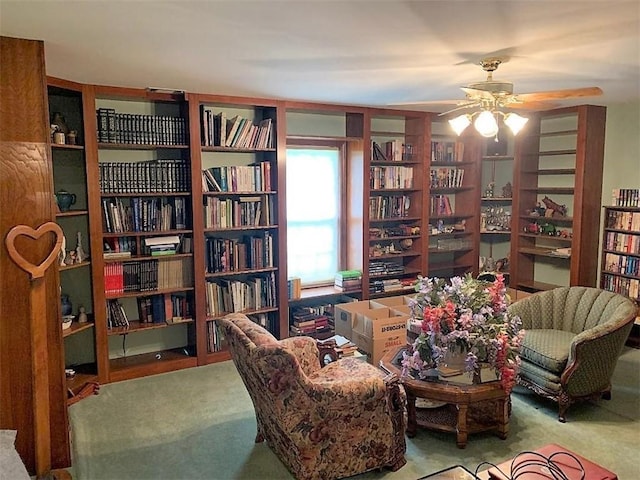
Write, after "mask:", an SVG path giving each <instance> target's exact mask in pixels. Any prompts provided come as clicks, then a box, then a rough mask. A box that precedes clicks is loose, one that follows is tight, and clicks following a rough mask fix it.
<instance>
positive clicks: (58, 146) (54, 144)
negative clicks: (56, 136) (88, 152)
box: [51, 143, 84, 150]
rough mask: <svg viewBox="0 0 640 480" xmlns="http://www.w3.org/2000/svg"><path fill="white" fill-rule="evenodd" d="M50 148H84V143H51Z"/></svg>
mask: <svg viewBox="0 0 640 480" xmlns="http://www.w3.org/2000/svg"><path fill="white" fill-rule="evenodd" d="M51 148H52V149H53V150H84V145H69V144H66V143H65V144H59V143H52V144H51Z"/></svg>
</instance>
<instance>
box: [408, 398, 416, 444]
mask: <svg viewBox="0 0 640 480" xmlns="http://www.w3.org/2000/svg"><path fill="white" fill-rule="evenodd" d="M405 391H406V393H407V437H409V438H413V437H415V436H416V430H417V421H416V396H415V395H414V394H413V393H411V392H410V391H409V389H406V390H405Z"/></svg>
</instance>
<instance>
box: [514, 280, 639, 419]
mask: <svg viewBox="0 0 640 480" xmlns="http://www.w3.org/2000/svg"><path fill="white" fill-rule="evenodd" d="M509 311H510V313H511V314H513V315H519V316H520V318H521V319H522V328H524V329H525V331H526V333H525V336H524V339H523V341H522V345H521V347H520V360H521V362H522V363H521V365H520V371H519V373H518V377H517V379H516V381H517V383H518V384H519V385H522V386H524V387H527V388H529V389H531V390H533V391H534V392H536V393H537V394H539V395H542V396H544V397H547V398H550V399H552V400H554V401H556V402H558V407H559V414H558V419H559V420H560V421H561V422H565V421H566V417H565V414H566V411H567V409H568V408H569V406H570V405H571V404H572V403H574V402H575V401H577V400H582V399H588V398H599V397H601V396H602V397H604V398H606V399H609V398H611V376H612V374H613V370H614V368H615V366H616V362H617V361H618V356H619V355H620V352H621V350H622V347H623V346H624V343H625V341H626V339H627V337H628V336H629V332H630V330H631V327H632V326H633V321H634V318H635V316H636V314H637V313H638V310H637V307H636V305H635V304H634V302H632V301H631V300H630V299H628V298H627V297H624V296H622V295H619V294H616V293H612V292H608V291H605V290H600V289H597V288H589V287H562V288H556V289H553V290H548V291H545V292H539V293H536V294H535V295H532V296H530V297H528V298H525V299H523V300H519V301H518V302H516V303H514V304H512V305H511V306H510V307H509Z"/></svg>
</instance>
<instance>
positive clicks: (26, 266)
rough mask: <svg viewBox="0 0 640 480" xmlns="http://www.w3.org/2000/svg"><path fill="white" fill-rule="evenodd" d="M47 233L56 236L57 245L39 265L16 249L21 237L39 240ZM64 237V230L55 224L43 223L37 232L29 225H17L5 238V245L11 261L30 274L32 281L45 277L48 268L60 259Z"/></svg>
mask: <svg viewBox="0 0 640 480" xmlns="http://www.w3.org/2000/svg"><path fill="white" fill-rule="evenodd" d="M47 233H53V234H54V236H55V238H56V243H55V245H54V246H53V249H52V250H51V252H49V255H47V257H46V258H45V259H44V260H43V261H42V262H41V263H40V264H39V265H34V264H33V263H31V262H30V261H28V260H27V259H25V258H24V257H23V256H22V255H21V254H20V252H18V250H17V249H16V245H15V241H16V238H17V237H19V236H20V235H25V236H27V237H29V238H32V239H34V240H38V239H39V238H40V237H42V236H43V235H46V234H47ZM62 237H63V233H62V229H61V228H60V225H58V224H57V223H55V222H47V223H43V224H42V225H40V226H39V227H38V228H37V229H35V230H34V229H33V228H31V227H30V226H28V225H16V226H15V227H13V228H12V229H11V230H9V233H7V236H6V237H5V245H6V246H7V250H8V251H9V256H10V257H11V259H12V260H13V261H14V262H16V263H17V264H18V266H19V267H20V268H22V269H23V270H25V271H26V272H29V274H30V275H31V279H35V278H40V277H42V276H44V272H46V271H47V268H49V266H50V265H51V264H52V263H53V261H54V260H55V259H56V258H57V257H58V252H59V251H60V247H61V246H62Z"/></svg>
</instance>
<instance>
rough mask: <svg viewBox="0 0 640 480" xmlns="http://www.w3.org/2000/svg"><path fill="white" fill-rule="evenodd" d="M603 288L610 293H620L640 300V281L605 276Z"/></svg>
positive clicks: (603, 277) (603, 276)
mask: <svg viewBox="0 0 640 480" xmlns="http://www.w3.org/2000/svg"><path fill="white" fill-rule="evenodd" d="M601 286H602V288H604V289H605V290H609V291H610V292H616V293H620V294H622V295H626V296H627V297H629V298H632V299H634V300H640V279H637V278H625V277H618V276H615V275H607V274H603V275H602V285H601Z"/></svg>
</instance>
